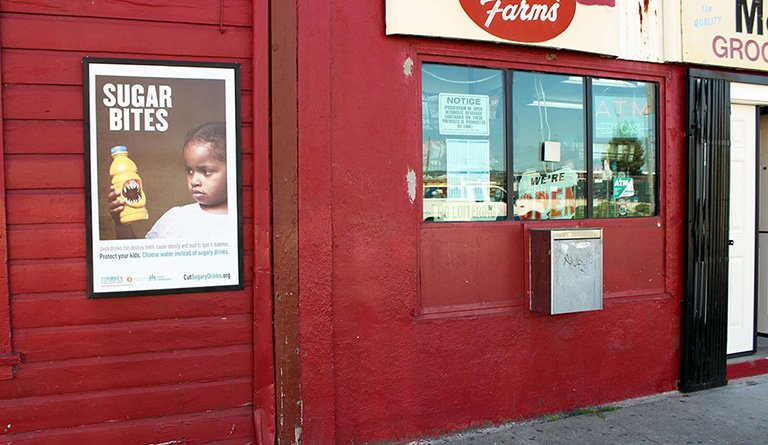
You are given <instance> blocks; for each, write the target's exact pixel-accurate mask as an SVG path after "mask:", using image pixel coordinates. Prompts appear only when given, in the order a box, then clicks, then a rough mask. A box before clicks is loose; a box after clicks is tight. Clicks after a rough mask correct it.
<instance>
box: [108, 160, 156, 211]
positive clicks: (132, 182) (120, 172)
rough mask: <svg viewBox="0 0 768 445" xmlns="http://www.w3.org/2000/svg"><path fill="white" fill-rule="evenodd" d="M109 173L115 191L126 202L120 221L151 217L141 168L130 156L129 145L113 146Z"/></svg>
mask: <svg viewBox="0 0 768 445" xmlns="http://www.w3.org/2000/svg"><path fill="white" fill-rule="evenodd" d="M109 174H110V176H112V185H113V186H114V187H115V192H117V193H119V194H120V199H122V200H123V202H125V206H124V207H123V211H122V212H120V222H121V223H123V224H127V223H132V222H135V221H143V220H146V219H149V213H148V212H147V209H146V208H145V206H146V205H147V197H146V196H145V195H144V187H143V185H142V184H141V178H140V177H139V169H138V167H136V164H135V163H134V162H133V161H132V160H131V158H129V157H128V147H126V146H125V145H118V146H116V147H112V164H111V165H110V166H109Z"/></svg>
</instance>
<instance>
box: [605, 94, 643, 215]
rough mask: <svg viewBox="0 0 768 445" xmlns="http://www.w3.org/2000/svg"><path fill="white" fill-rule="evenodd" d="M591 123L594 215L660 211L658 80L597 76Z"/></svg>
mask: <svg viewBox="0 0 768 445" xmlns="http://www.w3.org/2000/svg"><path fill="white" fill-rule="evenodd" d="M592 127H593V130H592V131H593V144H592V158H593V160H592V162H593V173H592V183H593V206H594V216H595V218H619V217H629V216H651V215H653V214H655V212H656V190H655V184H656V87H655V85H653V84H650V83H646V82H628V81H624V80H614V79H594V80H593V81H592Z"/></svg>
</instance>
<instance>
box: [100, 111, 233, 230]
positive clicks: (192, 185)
mask: <svg viewBox="0 0 768 445" xmlns="http://www.w3.org/2000/svg"><path fill="white" fill-rule="evenodd" d="M182 154H183V157H184V168H185V171H186V178H187V189H188V190H189V192H190V194H191V195H192V199H194V200H195V201H196V202H195V203H193V204H188V205H184V206H178V207H173V208H171V209H170V210H168V211H167V212H165V214H163V216H161V217H160V219H158V220H157V222H155V224H154V225H153V226H152V228H151V229H150V230H149V232H147V235H146V238H148V239H149V238H223V237H225V236H226V234H227V213H228V207H227V146H226V126H225V124H224V123H221V122H208V123H205V124H203V125H201V126H199V127H197V128H194V129H192V130H190V131H189V133H187V137H186V139H185V141H184V145H183V148H182ZM107 199H108V201H109V212H110V214H111V215H112V219H113V220H114V221H115V234H116V236H117V238H118V239H133V238H136V234H135V233H134V231H133V228H132V227H131V226H130V225H129V224H122V223H120V217H119V215H120V212H121V211H122V210H123V208H124V205H125V202H124V201H123V200H122V199H120V195H119V193H117V192H116V191H115V189H114V187H113V186H110V189H109V195H108V197H107Z"/></svg>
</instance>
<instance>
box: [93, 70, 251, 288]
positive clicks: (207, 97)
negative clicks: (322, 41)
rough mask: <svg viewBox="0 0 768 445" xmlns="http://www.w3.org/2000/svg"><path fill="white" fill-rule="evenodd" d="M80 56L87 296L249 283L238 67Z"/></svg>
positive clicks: (235, 285) (236, 286)
mask: <svg viewBox="0 0 768 445" xmlns="http://www.w3.org/2000/svg"><path fill="white" fill-rule="evenodd" d="M83 62H84V86H85V88H84V94H85V141H86V154H87V156H86V201H87V202H86V208H87V223H88V233H87V247H88V250H87V255H88V272H89V297H91V298H98V297H114V296H130V295H151V294H164V293H179V292H192V291H213V290H225V289H239V288H242V285H243V277H242V275H243V255H242V225H241V218H242V214H241V205H242V204H241V195H240V190H241V184H240V182H241V179H240V174H239V172H240V68H239V65H236V64H212V63H181V62H162V61H136V60H116V59H95V58H85V59H84V61H83Z"/></svg>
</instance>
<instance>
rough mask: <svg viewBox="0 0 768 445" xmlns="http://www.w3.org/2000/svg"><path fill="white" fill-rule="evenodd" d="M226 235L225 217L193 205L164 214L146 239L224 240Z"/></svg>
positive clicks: (175, 208) (198, 205)
mask: <svg viewBox="0 0 768 445" xmlns="http://www.w3.org/2000/svg"><path fill="white" fill-rule="evenodd" d="M226 235H227V215H217V214H214V213H210V212H206V211H205V210H203V209H202V208H200V204H198V203H194V204H188V205H185V206H181V207H173V208H172V209H170V210H168V211H167V212H165V214H164V215H163V216H161V217H160V219H158V220H157V222H156V223H155V225H154V226H152V228H151V229H150V230H149V232H147V236H146V238H147V239H150V238H224V237H226Z"/></svg>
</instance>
